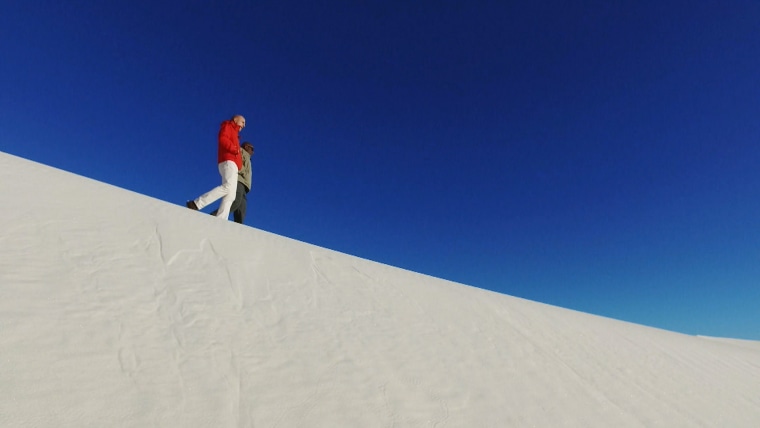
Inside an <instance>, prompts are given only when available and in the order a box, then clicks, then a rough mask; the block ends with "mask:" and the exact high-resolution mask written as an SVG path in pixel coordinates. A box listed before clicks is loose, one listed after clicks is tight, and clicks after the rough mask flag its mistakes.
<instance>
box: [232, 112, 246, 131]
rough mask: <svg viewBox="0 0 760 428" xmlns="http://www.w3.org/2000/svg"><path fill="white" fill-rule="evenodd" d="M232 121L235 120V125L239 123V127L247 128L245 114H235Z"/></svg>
mask: <svg viewBox="0 0 760 428" xmlns="http://www.w3.org/2000/svg"><path fill="white" fill-rule="evenodd" d="M232 121H233V122H235V125H237V126H238V127H240V129H243V128H245V118H244V117H243V116H241V115H239V114H238V115H235V116H232Z"/></svg>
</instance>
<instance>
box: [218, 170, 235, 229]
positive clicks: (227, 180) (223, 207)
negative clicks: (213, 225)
mask: <svg viewBox="0 0 760 428" xmlns="http://www.w3.org/2000/svg"><path fill="white" fill-rule="evenodd" d="M219 174H221V176H222V185H221V186H219V187H220V188H221V189H222V190H223V191H224V196H222V203H221V204H219V210H218V211H217V213H216V216H217V217H221V218H223V219H225V220H226V219H227V218H229V216H230V207H231V206H232V203H233V202H234V201H235V193H237V192H236V186H237V174H238V169H237V165H235V162H232V161H224V162H222V163H220V164H219Z"/></svg>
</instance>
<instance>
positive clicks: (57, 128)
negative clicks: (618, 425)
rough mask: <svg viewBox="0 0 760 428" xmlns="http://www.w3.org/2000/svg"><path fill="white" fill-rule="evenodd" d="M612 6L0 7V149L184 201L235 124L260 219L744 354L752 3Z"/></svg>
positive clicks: (759, 179)
mask: <svg viewBox="0 0 760 428" xmlns="http://www.w3.org/2000/svg"><path fill="white" fill-rule="evenodd" d="M9 3H10V4H9ZM62 3H66V4H62ZM613 3H620V2H612V3H611V2H603V1H578V2H567V1H542V2H508V1H466V2H465V1H457V2H448V1H435V2H433V1H419V2H401V1H398V2H396V1H362V2H344V1H314V2H291V1H287V0H285V1H263V2H257V1H252V2H200V1H162V2H148V1H142V0H139V1H129V2H126V1H110V2H95V1H92V2H85V1H76V2H52V1H28V2H3V3H2V4H1V5H0V48H1V49H2V52H3V55H2V61H0V82H2V83H0V84H1V85H2V96H0V150H2V151H4V152H8V153H11V154H15V155H19V156H22V157H25V158H28V159H32V160H35V161H38V162H42V163H45V164H48V165H52V166H55V167H58V168H62V169H65V170H68V171H72V172H75V173H77V174H81V175H84V176H87V177H91V178H94V179H97V180H101V181H104V182H107V183H110V184H113V185H116V186H119V187H123V188H127V189H130V190H133V191H136V192H139V193H143V194H145V195H149V196H152V197H155V198H158V199H161V200H165V201H167V202H171V203H176V204H184V202H185V201H186V200H188V199H192V198H195V197H197V196H198V195H200V194H201V193H203V192H205V191H207V190H209V189H210V188H212V187H214V186H216V185H217V184H218V183H219V181H220V178H219V174H218V172H217V169H216V133H217V131H218V127H219V123H220V122H221V121H222V120H225V119H227V118H229V117H231V116H232V115H233V114H243V115H245V117H246V119H247V127H246V129H244V130H243V132H242V134H241V139H242V140H248V141H251V142H252V143H253V144H254V145H255V146H256V153H255V155H254V158H253V190H252V193H251V194H250V195H249V214H248V218H247V221H246V222H247V223H248V224H250V225H252V226H254V227H257V228H261V229H264V230H267V231H271V232H274V233H277V234H281V235H284V236H288V237H291V238H295V239H299V240H302V241H306V242H309V243H313V244H316V245H320V246H323V247H327V248H331V249H334V250H338V251H342V252H346V253H349V254H353V255H357V256H360V257H363V258H368V259H371V260H375V261H379V262H382V263H387V264H390V265H394V266H398V267H402V268H406V269H410V270H413V271H417V272H422V273H425V274H429V275H433V276H436V277H441V278H445V279H450V280H453V281H457V282H462V283H465V284H470V285H473V286H477V287H481V288H486V289H491V290H495V291H498V292H502V293H506V294H510V295H514V296H519V297H524V298H527V299H531V300H537V301H540V302H544V303H549V304H553V305H559V306H563V307H567V308H572V309H577V310H581V311H584V312H591V313H594V314H599V315H604V316H609V317H613V318H618V319H623V320H626V321H631V322H636V323H641V324H646V325H651V326H655V327H660V328H665V329H669V330H675V331H680V332H684V333H688V334H703V335H716V336H729V337H739V338H747V339H756V340H760V316H758V310H757V308H758V307H760V168H758V165H760V145H758V141H760V121H759V120H758V118H760V83H758V82H759V80H760V79H758V76H760V36H759V35H760V24H758V23H760V4H758V3H757V2H755V1H733V0H729V1H711V0H708V1H698V2H693V1H668V2H661V1H637V2H622V3H623V4H613ZM22 179H23V177H19V180H22ZM35 197H43V198H44V197H45V189H39V195H35ZM18 203H19V201H6V203H5V204H6V208H5V209H13V207H14V206H15V205H16V204H18ZM93 204H94V205H93V206H94V207H95V208H97V201H93ZM89 208H92V207H83V209H89Z"/></svg>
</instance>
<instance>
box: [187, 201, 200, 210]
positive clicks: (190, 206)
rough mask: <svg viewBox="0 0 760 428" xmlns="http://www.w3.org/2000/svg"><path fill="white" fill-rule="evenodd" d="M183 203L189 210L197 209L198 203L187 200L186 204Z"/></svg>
mask: <svg viewBox="0 0 760 428" xmlns="http://www.w3.org/2000/svg"><path fill="white" fill-rule="evenodd" d="M185 205H187V207H188V208H190V209H191V210H194V211H198V205H195V201H187V204H185Z"/></svg>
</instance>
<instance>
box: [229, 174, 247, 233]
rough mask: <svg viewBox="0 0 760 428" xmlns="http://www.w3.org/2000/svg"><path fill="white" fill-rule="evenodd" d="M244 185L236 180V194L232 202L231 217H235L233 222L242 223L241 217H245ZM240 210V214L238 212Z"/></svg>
mask: <svg viewBox="0 0 760 428" xmlns="http://www.w3.org/2000/svg"><path fill="white" fill-rule="evenodd" d="M245 205H246V201H245V185H244V184H243V183H241V182H240V181H238V188H237V194H236V195H235V202H234V203H233V204H232V208H230V211H232V217H233V218H234V219H235V223H240V224H243V217H245ZM241 210H242V213H243V214H242V215H241V214H240V212H241Z"/></svg>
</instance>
